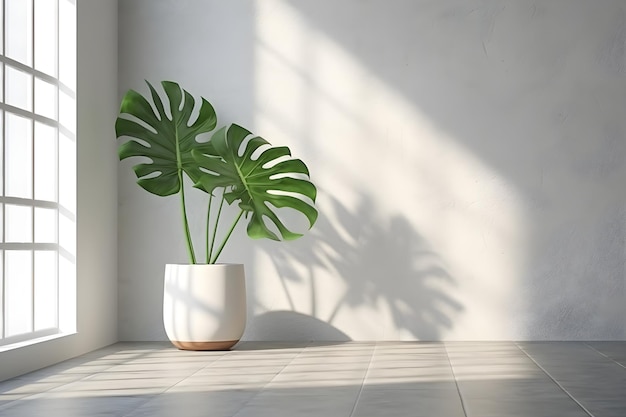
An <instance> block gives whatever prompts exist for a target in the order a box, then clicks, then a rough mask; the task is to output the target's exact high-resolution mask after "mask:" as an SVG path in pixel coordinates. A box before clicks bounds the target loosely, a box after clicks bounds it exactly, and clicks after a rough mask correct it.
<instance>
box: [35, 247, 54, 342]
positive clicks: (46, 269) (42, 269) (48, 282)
mask: <svg viewBox="0 0 626 417" xmlns="http://www.w3.org/2000/svg"><path fill="white" fill-rule="evenodd" d="M57 311H58V309H57V254H56V252H53V251H36V252H35V330H43V329H50V328H56V327H57Z"/></svg>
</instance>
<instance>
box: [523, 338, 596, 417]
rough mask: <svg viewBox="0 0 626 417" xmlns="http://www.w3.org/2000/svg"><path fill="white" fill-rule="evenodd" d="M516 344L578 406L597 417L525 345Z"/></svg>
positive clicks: (592, 416) (591, 415)
mask: <svg viewBox="0 0 626 417" xmlns="http://www.w3.org/2000/svg"><path fill="white" fill-rule="evenodd" d="M514 344H515V346H517V348H518V349H519V350H520V351H522V353H524V354H525V355H526V356H527V357H528V359H530V360H531V361H533V363H534V364H535V365H536V366H537V367H538V368H539V369H541V370H542V371H543V373H544V374H546V376H547V377H548V378H550V380H552V382H554V383H555V384H556V385H557V386H558V387H559V388H560V389H561V390H562V391H563V392H564V393H565V394H566V395H567V396H568V397H570V398H571V399H572V401H574V402H575V403H576V404H578V406H579V407H580V408H581V409H582V410H583V411H584V412H585V413H587V415H589V416H590V417H595V416H594V415H593V414H592V413H591V411H589V410H587V408H585V406H584V405H582V403H581V402H580V401H578V400H577V399H576V398H574V396H573V395H572V394H571V393H570V392H569V391H568V390H567V389H565V387H564V386H563V385H561V383H560V382H559V381H557V380H556V379H555V378H554V377H553V376H552V375H550V373H549V372H548V371H547V370H546V369H545V368H544V367H543V366H541V365H540V364H539V362H537V361H536V360H535V359H534V358H533V357H532V356H531V355H530V354H529V353H528V352H526V350H524V348H523V347H521V346H520V345H519V343H518V342H514Z"/></svg>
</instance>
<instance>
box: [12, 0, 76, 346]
mask: <svg viewBox="0 0 626 417" xmlns="http://www.w3.org/2000/svg"><path fill="white" fill-rule="evenodd" d="M42 1H43V2H46V6H50V4H51V3H53V4H54V9H55V14H56V16H55V24H56V30H55V32H56V33H55V35H56V39H55V40H54V41H53V42H54V43H55V44H56V45H55V47H56V56H55V58H54V59H55V60H56V62H55V63H54V65H55V67H56V68H55V69H54V71H52V74H50V73H45V72H43V71H42V70H40V69H38V68H37V61H36V52H35V51H36V47H37V46H38V45H36V44H35V42H36V40H37V36H36V35H37V34H36V30H37V26H36V25H37V22H36V15H37V14H36V12H35V10H36V9H35V8H36V7H37V5H38V4H40V3H41V2H42ZM9 2H21V4H22V5H24V4H26V5H27V6H28V7H29V8H30V19H32V21H31V22H30V26H31V27H30V29H31V31H32V33H30V36H27V42H29V43H30V44H29V45H28V47H29V48H30V51H29V53H30V57H29V59H27V60H26V61H29V62H20V61H19V60H16V59H14V58H12V57H10V56H7V36H6V28H7V7H8V4H9ZM75 9H76V5H75V0H0V13H1V19H2V20H1V23H2V25H1V27H0V30H1V31H2V34H1V35H0V36H1V41H2V50H1V53H0V75H1V82H2V89H1V90H2V91H1V95H0V117H1V119H0V122H1V123H0V126H1V129H2V130H1V132H0V138H1V139H2V140H1V142H0V144H1V146H2V150H1V151H0V154H1V164H2V165H1V168H0V169H1V171H0V174H1V175H0V177H1V178H0V191H1V192H0V209H1V210H0V226H1V234H0V238H1V239H0V272H1V274H0V350H1V349H5V348H10V347H12V346H18V345H20V344H24V343H28V342H32V341H35V340H40V339H42V338H44V339H45V338H49V337H51V336H56V335H60V334H65V333H68V334H69V333H73V332H75V331H76V243H75V242H76V226H75V223H76V215H75V213H76V105H75V102H76V92H75V90H76V87H75V86H76V10H75ZM28 47H27V49H28ZM7 67H11V68H13V69H14V70H17V71H18V72H20V73H22V74H26V75H27V76H28V77H30V86H29V88H30V91H29V93H30V95H31V97H30V108H20V107H19V106H15V105H11V104H8V103H7V100H6V98H7V87H8V85H7V75H6V72H7V71H6V68H7ZM37 80H40V81H43V82H45V83H47V85H48V86H53V87H54V89H55V90H56V103H54V107H55V109H54V111H53V114H47V115H43V114H41V112H39V111H37V108H36V99H37V97H36V94H37V91H38V90H36V88H37ZM7 114H9V115H14V116H18V117H20V118H21V119H22V120H27V121H28V123H30V138H29V140H30V143H31V144H30V152H31V155H30V157H31V167H30V168H31V172H30V176H31V177H30V178H31V179H32V184H30V188H31V195H30V197H23V196H15V195H6V192H5V191H6V184H7V168H6V167H7V158H10V155H7V152H6V149H7V144H6V141H7V138H8V134H9V131H8V128H7V124H6V123H5V122H6V119H7ZM36 125H41V126H47V127H51V128H53V129H54V132H55V133H54V141H55V143H54V148H55V155H54V158H53V159H54V163H55V164H56V169H55V173H54V175H55V176H56V178H55V181H54V182H55V190H54V191H53V194H54V197H53V198H52V199H36V197H37V196H36V193H35V190H36V179H37V176H36V172H35V171H36V167H37V165H36V160H35V155H36V138H35V134H36V129H35V126H36ZM7 205H10V206H13V207H28V208H30V237H29V239H25V240H23V241H19V240H17V241H16V240H13V241H7V226H8V225H7V214H6V212H7V210H5V207H6V206H7ZM37 209H52V210H53V212H54V216H55V220H54V223H56V224H54V225H53V226H52V228H53V229H54V231H53V233H54V234H55V236H54V238H52V239H48V240H43V241H37V240H38V239H36V233H37V230H38V228H37V227H38V223H36V218H35V217H36V213H37ZM8 251H27V252H30V273H29V274H27V275H29V276H27V278H26V279H29V280H30V294H28V296H30V305H29V306H28V307H30V314H29V316H28V315H27V317H23V316H17V317H18V318H17V320H18V321H20V325H21V326H22V327H24V328H27V330H20V331H18V332H17V333H16V332H15V331H14V332H13V333H10V332H9V330H11V329H10V327H11V326H9V320H13V323H15V320H16V318H15V317H11V312H10V311H8V309H9V308H10V306H11V304H10V303H9V302H8V301H9V297H11V291H10V289H9V280H10V279H11V277H10V276H7V272H8V269H7V267H6V265H7V264H6V262H5V261H6V258H7V252H8ZM41 252H45V253H48V254H50V253H52V254H53V255H52V256H53V257H54V258H55V260H56V262H53V263H54V264H55V266H54V268H53V269H54V270H53V271H49V270H48V269H47V272H49V273H50V275H51V276H52V279H53V280H54V285H53V287H54V288H53V290H52V291H53V292H54V294H52V295H50V292H49V291H48V293H47V295H46V298H48V302H50V299H52V300H54V301H53V303H54V305H53V306H52V307H50V306H49V307H47V308H48V310H47V311H46V314H51V315H52V316H53V317H52V318H48V320H46V325H45V326H37V322H36V321H37V317H38V314H39V311H38V310H37V282H36V267H35V265H36V258H35V257H36V254H37V253H41ZM8 289H9V291H7V290H8ZM22 290H23V291H24V289H22ZM28 296H27V297H26V298H27V299H28V298H29V297H28ZM40 317H41V316H40ZM13 326H15V325H13Z"/></svg>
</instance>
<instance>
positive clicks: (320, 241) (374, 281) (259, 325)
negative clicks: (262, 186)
mask: <svg viewBox="0 0 626 417" xmlns="http://www.w3.org/2000/svg"><path fill="white" fill-rule="evenodd" d="M324 200H325V201H326V204H325V207H324V208H321V210H320V212H321V213H322V214H321V216H320V218H319V219H318V222H317V224H316V226H315V228H313V229H312V231H311V232H310V233H309V235H308V236H307V239H306V247H304V246H301V245H291V246H289V247H287V246H280V247H278V246H276V250H275V251H272V254H271V258H272V261H273V262H274V263H275V266H276V269H277V270H278V272H279V275H280V279H281V284H282V286H283V289H284V293H285V297H286V298H287V300H288V303H289V304H290V308H291V310H293V311H290V312H287V311H270V312H267V313H264V314H262V315H260V316H257V317H255V322H254V327H255V329H256V332H259V334H264V335H268V334H269V335H271V336H272V338H273V339H275V340H281V339H286V338H290V339H291V340H293V339H294V338H296V339H307V338H308V339H309V340H311V339H312V340H324V339H325V340H349V339H350V337H349V336H348V335H346V334H344V333H342V326H341V323H346V322H347V321H346V320H348V321H354V319H351V318H349V316H346V315H345V314H346V313H348V314H356V315H360V314H361V312H364V311H368V310H369V311H372V312H373V313H371V314H372V317H374V318H373V321H371V320H370V318H366V317H363V316H361V317H360V320H361V321H362V323H359V324H357V325H358V326H362V327H363V328H369V330H374V332H375V333H376V337H378V338H388V339H395V340H397V339H404V340H407V339H408V340H413V339H417V340H441V339H442V337H443V336H444V332H445V331H446V330H448V329H450V328H452V327H453V324H454V318H455V316H456V315H457V314H459V313H460V312H461V311H462V310H463V306H462V305H461V304H460V303H459V301H457V300H456V299H455V298H454V297H453V295H452V294H453V292H454V288H455V287H456V281H455V279H454V278H453V277H452V276H451V275H450V273H449V272H448V271H447V270H446V267H445V265H444V262H443V260H442V259H441V258H440V257H439V256H438V254H437V253H436V252H435V251H434V250H433V249H432V248H431V246H430V244H429V242H427V241H426V240H425V239H424V237H423V236H421V235H420V234H419V233H418V232H417V231H416V230H415V229H414V228H413V226H412V225H411V224H409V222H408V221H407V220H406V218H405V217H403V216H402V215H395V216H393V217H391V218H389V219H386V220H384V219H381V218H379V217H378V216H377V215H376V214H375V213H376V204H375V201H373V200H372V198H370V197H368V196H365V195H363V196H361V198H360V201H359V203H358V205H357V206H356V208H355V209H354V210H350V209H348V208H347V207H346V206H344V205H343V204H342V203H341V202H340V201H339V200H338V199H336V198H333V197H328V196H325V197H324ZM304 243H305V242H303V244H304ZM329 280H330V281H333V280H341V281H342V282H340V283H337V282H329ZM329 285H330V286H332V288H341V287H343V291H342V292H338V291H337V294H336V297H335V298H332V297H333V294H332V293H329V291H328V288H329V287H328V286H329ZM303 286H306V287H308V290H307V291H308V293H309V294H308V296H309V297H310V311H308V312H307V313H308V314H309V316H308V317H307V316H306V315H304V314H302V313H300V312H295V310H296V309H298V310H300V309H299V308H298V306H297V305H296V304H297V302H296V300H295V299H294V296H293V294H292V293H293V292H294V290H293V288H296V287H297V288H302V287H303ZM330 300H332V301H330ZM384 312H387V313H384ZM366 314H369V313H366ZM384 314H387V316H388V318H381V319H380V321H377V320H378V318H380V316H381V315H384ZM342 316H343V317H342ZM384 320H387V321H390V322H391V325H392V326H393V328H392V329H384V330H381V327H382V326H384V325H385V323H384ZM322 323H323V324H325V326H323V325H322ZM304 325H307V329H306V332H305V330H303V329H302V328H303V327H304ZM333 326H334V327H333ZM387 326H389V324H387ZM367 334H370V335H371V334H372V333H371V331H370V332H369V333H367ZM370 337H371V336H370ZM357 338H362V337H357Z"/></svg>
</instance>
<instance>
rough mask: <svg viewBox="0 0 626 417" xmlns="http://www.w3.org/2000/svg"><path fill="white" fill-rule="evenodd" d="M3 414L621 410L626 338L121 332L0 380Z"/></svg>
mask: <svg viewBox="0 0 626 417" xmlns="http://www.w3.org/2000/svg"><path fill="white" fill-rule="evenodd" d="M0 416H11V417H25V416H28V417H37V416H45V417H56V416H59V417H61V416H62V417H75V416H81V417H82V416H127V417H140V416H145V417H148V416H149V417H159V416H163V417H190V416H198V417H205V416H206V417H221V416H236V417H266V416H267V417H270V416H271V417H298V416H323V417H344V416H345V417H350V416H352V417H394V416H403V417H404V416H411V417H416V416H428V417H462V416H477V417H489V416H494V417H508V416H515V417H518V416H529V417H531V416H532V417H552V416H554V417H579V416H580V417H585V416H594V417H626V342H594V343H582V342H558V343H554V342H547V343H540V342H525V343H512V342H511V343H499V342H498V343H486V342H484V343H461V342H458V343H408V342H379V343H341V344H311V343H309V344H297V343H259V342H248V343H241V344H240V345H238V346H237V348H236V350H233V351H230V352H185V351H179V350H176V349H174V348H172V347H170V346H169V344H165V343H119V344H116V345H113V346H109V347H107V348H105V349H101V350H98V351H96V352H92V353H90V354H87V355H85V356H81V357H79V358H76V359H72V360H70V361H67V362H64V363H62V364H59V365H55V366H53V367H50V368H47V369H44V370H41V371H38V372H35V373H32V374H29V375H25V376H23V377H20V378H16V379H12V380H9V381H5V382H2V383H0Z"/></svg>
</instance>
